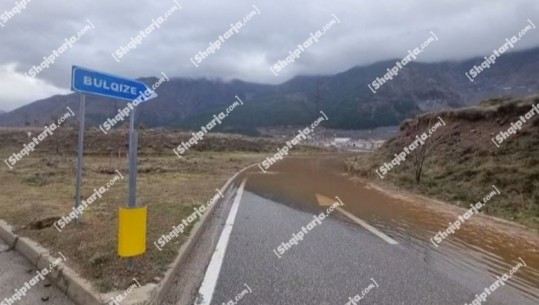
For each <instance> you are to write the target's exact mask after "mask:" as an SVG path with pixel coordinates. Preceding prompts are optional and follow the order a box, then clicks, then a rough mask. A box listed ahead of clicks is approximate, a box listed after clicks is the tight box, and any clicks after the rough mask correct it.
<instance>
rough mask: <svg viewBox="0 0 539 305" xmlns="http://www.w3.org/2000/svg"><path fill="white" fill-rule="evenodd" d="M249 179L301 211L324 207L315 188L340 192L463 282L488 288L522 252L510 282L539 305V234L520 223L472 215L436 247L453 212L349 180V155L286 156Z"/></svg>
mask: <svg viewBox="0 0 539 305" xmlns="http://www.w3.org/2000/svg"><path fill="white" fill-rule="evenodd" d="M257 170H258V169H257ZM248 178H249V181H248V187H247V189H248V190H250V191H253V192H256V193H258V194H259V195H262V196H264V197H267V198H270V199H273V200H276V201H278V202H283V203H286V204H288V205H290V206H292V207H296V208H300V209H307V210H319V209H320V207H319V206H318V203H317V200H316V195H315V194H320V195H324V196H326V197H329V198H334V197H335V196H339V198H340V199H341V200H342V201H343V202H344V203H345V209H346V210H347V211H349V212H351V213H353V214H354V215H356V216H357V217H359V218H361V219H363V220H365V221H367V222H368V223H369V224H371V225H373V226H375V227H376V228H378V229H379V230H380V231H382V232H384V233H386V234H387V235H389V236H391V237H392V238H393V239H395V240H397V241H398V242H399V244H401V245H403V246H405V247H408V248H409V249H412V250H413V251H416V252H417V253H418V255H421V256H423V259H424V261H425V262H426V263H427V264H429V265H430V266H432V267H433V268H436V269H437V270H440V271H441V272H443V273H444V274H446V275H448V276H449V277H451V278H453V279H455V280H457V281H459V282H464V283H466V282H467V281H474V282H476V283H477V282H478V281H479V282H482V283H483V284H484V287H487V286H490V285H491V284H492V283H493V282H494V281H496V279H497V277H498V276H501V275H502V274H505V273H508V272H509V271H510V270H511V269H512V268H513V267H514V266H516V265H517V264H518V263H519V262H520V258H521V259H522V260H523V261H524V262H525V263H526V267H523V268H521V269H520V270H518V271H517V272H516V273H515V275H513V277H512V278H511V279H510V280H509V281H508V282H507V285H508V286H511V287H512V288H513V289H515V290H516V292H517V293H518V294H519V295H522V296H523V297H525V298H526V299H529V300H530V301H532V302H533V303H535V304H539V246H537V245H538V244H539V242H538V241H539V236H537V235H539V234H535V233H533V232H531V233H530V232H527V233H528V234H519V232H520V231H521V230H522V229H521V228H519V227H517V226H515V228H514V230H512V229H511V230H508V229H507V225H500V223H498V222H496V221H494V220H491V219H488V218H484V217H480V216H473V217H472V218H471V219H470V220H469V221H467V222H466V223H465V224H463V225H462V226H461V228H460V229H459V230H458V231H457V232H455V234H453V235H450V236H449V237H448V238H446V239H445V240H444V241H443V242H442V243H441V244H440V245H439V247H437V248H436V247H435V246H434V245H433V244H432V243H431V241H430V239H431V238H433V237H434V235H436V234H437V233H438V232H439V231H443V230H445V229H446V228H447V227H448V226H449V223H452V222H454V221H455V220H456V217H455V215H454V214H451V213H447V212H444V211H442V210H440V211H437V209H436V208H425V207H424V206H423V205H422V204H413V203H410V202H407V201H404V200H401V199H396V198H395V197H392V196H389V195H388V194H386V193H383V192H381V191H379V190H376V189H373V188H370V187H368V186H367V185H365V184H363V183H361V182H359V181H358V180H357V179H351V176H350V175H348V174H347V173H346V172H345V168H344V163H343V157H324V156H322V157H308V158H286V159H284V160H282V161H279V162H278V163H276V164H274V165H273V166H272V167H271V168H270V169H269V172H268V173H265V174H263V173H262V172H261V171H258V172H257V171H256V170H254V171H252V172H251V173H249V174H248ZM491 191H492V189H491V188H489V187H488V186H487V187H486V188H485V193H484V194H477V197H478V201H479V200H481V199H482V198H483V197H484V196H485V195H486V194H488V193H489V192H491ZM491 200H496V198H492V199H491ZM471 203H475V202H471ZM487 204H488V202H487ZM459 214H461V213H460V212H459ZM475 218H477V219H475ZM530 236H531V239H533V240H534V241H531V240H530ZM480 292H481V291H478V293H480Z"/></svg>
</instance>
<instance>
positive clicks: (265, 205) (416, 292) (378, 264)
mask: <svg viewBox="0 0 539 305" xmlns="http://www.w3.org/2000/svg"><path fill="white" fill-rule="evenodd" d="M321 209H322V208H321ZM323 209H324V210H325V208H323ZM336 213H337V212H334V213H332V214H331V215H330V217H328V218H326V219H324V220H323V221H321V224H319V225H317V226H316V227H314V228H313V229H312V230H310V231H308V233H307V234H305V237H304V239H303V240H302V241H299V242H298V244H297V245H294V246H292V247H291V248H290V249H289V250H287V251H286V252H284V253H283V254H282V255H280V256H281V258H279V257H278V255H277V254H280V252H278V251H277V254H276V253H275V252H274V250H275V249H276V248H277V247H278V246H279V245H280V244H281V243H282V242H286V241H289V240H290V238H291V237H292V234H293V233H297V232H299V231H301V228H302V226H306V225H307V224H308V223H309V222H311V221H312V220H313V215H314V213H312V211H311V212H305V211H301V210H296V209H293V208H291V207H288V206H286V205H284V204H281V203H278V202H274V201H271V200H268V199H265V198H262V197H260V196H258V195H256V194H253V193H250V192H248V191H245V192H243V195H242V197H241V201H240V204H239V208H238V211H237V215H236V218H235V222H234V224H233V228H232V233H231V235H230V237H229V240H228V244H227V246H226V254H225V255H224V259H223V261H222V267H221V269H220V271H218V280H217V282H216V284H215V289H214V290H213V294H212V299H211V304H213V305H217V304H219V305H220V304H246V305H247V304H258V305H277V304H279V305H280V304H287V305H300V304H301V305H304V304H320V305H325V304H327V305H330V304H331V305H335V304H343V305H344V304H354V303H348V302H349V301H350V299H349V298H353V297H354V296H356V295H358V294H359V295H362V296H363V297H362V300H361V301H360V302H356V304H387V305H390V304H391V305H395V304H413V305H421V304H424V305H451V304H466V303H471V302H472V301H473V299H474V298H475V296H474V295H475V294H477V293H479V291H472V290H470V289H468V288H467V283H458V282H456V281H454V280H451V279H450V278H448V277H446V276H444V275H443V274H441V273H439V272H438V271H436V270H434V269H431V268H429V266H428V265H427V264H425V262H424V261H423V258H422V257H421V256H418V255H417V253H415V252H413V251H410V250H409V249H407V248H405V247H403V246H402V245H398V244H397V245H392V244H389V243H388V242H387V241H385V240H383V239H381V238H380V237H378V236H376V235H374V234H372V233H371V232H369V231H367V230H365V229H364V228H363V227H361V226H358V225H356V224H354V223H351V222H348V221H343V219H341V217H335V216H337V214H336ZM332 215H333V216H332ZM227 225H228V224H227ZM210 267H211V264H210ZM211 272H216V270H212V271H211ZM206 276H208V275H206ZM374 284H376V285H374ZM203 286H204V284H203ZM369 286H371V287H370V289H368V287H369ZM366 289H368V290H369V291H368V292H366V293H363V292H364V291H365V290H366ZM204 298H205V300H206V302H207V301H208V295H206V296H201V297H200V299H204ZM356 299H357V298H356ZM236 300H237V301H236ZM487 304H492V305H497V304H502V303H497V302H494V301H493V300H492V299H489V300H488V302H487Z"/></svg>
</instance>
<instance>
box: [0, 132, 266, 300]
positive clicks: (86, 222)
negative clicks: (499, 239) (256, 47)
mask: <svg viewBox="0 0 539 305" xmlns="http://www.w3.org/2000/svg"><path fill="white" fill-rule="evenodd" d="M25 133H26V132H22V131H14V130H0V155H1V156H4V158H7V156H9V155H11V154H12V153H14V152H15V151H17V150H20V148H22V145H20V143H25V142H27V139H26V135H25ZM124 136H125V134H122V133H118V134H116V135H112V136H110V135H109V136H105V135H99V133H89V135H87V142H86V143H87V145H86V151H85V154H86V156H85V171H84V175H83V196H82V199H85V198H87V197H88V196H90V195H91V194H92V192H93V189H94V188H99V187H100V186H103V185H105V184H106V183H107V182H108V181H109V180H110V179H111V178H112V177H113V176H114V175H115V173H114V171H115V170H116V169H118V170H119V171H120V172H121V173H122V174H123V175H124V179H123V180H120V181H119V182H117V183H116V184H115V185H114V186H112V187H111V188H110V189H109V190H108V191H107V192H106V193H105V195H104V196H103V198H102V199H99V200H97V201H96V202H94V203H93V204H92V205H91V206H90V208H89V209H87V210H86V211H85V212H84V214H83V217H82V219H83V220H82V224H81V225H78V226H77V225H76V224H69V225H68V226H67V227H66V228H65V229H64V231H62V232H58V231H57V230H56V229H55V228H54V227H51V226H50V225H51V223H52V222H51V221H50V220H51V219H55V218H57V217H61V216H66V215H68V214H69V212H70V211H71V208H72V207H73V204H74V193H75V168H76V154H75V152H74V150H73V149H72V142H73V141H74V139H76V137H75V135H74V132H71V131H69V130H68V131H65V132H64V134H62V133H61V132H60V133H58V134H57V133H55V135H54V137H53V138H51V139H47V140H46V141H45V142H43V143H41V144H40V145H39V147H38V150H37V151H35V152H33V153H31V154H30V156H27V157H24V158H23V159H22V160H21V161H19V162H18V163H17V164H16V165H15V167H14V169H13V170H8V168H7V166H2V167H0V181H1V184H0V185H1V189H2V192H0V211H1V214H0V218H2V219H5V220H7V221H8V222H9V223H11V224H13V225H15V227H16V228H17V233H18V234H20V235H22V236H28V237H30V238H32V239H34V240H36V241H38V242H39V243H41V244H43V245H44V246H45V247H47V248H49V249H51V250H53V251H61V252H62V253H63V254H64V255H65V256H66V257H67V258H68V261H67V264H68V265H69V266H70V267H71V268H73V269H75V270H76V271H78V272H80V273H81V274H82V275H83V276H84V277H86V278H87V279H89V280H91V281H92V282H93V283H94V284H95V286H96V287H97V288H98V289H99V290H100V291H102V292H106V291H110V290H113V289H124V288H126V287H127V286H128V284H129V283H130V279H131V278H133V277H136V278H137V279H138V280H139V281H141V282H150V281H155V280H156V277H160V276H162V275H163V273H164V271H165V270H166V269H167V266H168V264H170V263H171V262H172V260H173V258H174V257H175V255H176V254H177V250H178V248H179V247H180V245H181V244H182V243H183V242H184V240H185V239H186V236H185V235H182V236H181V237H180V238H177V239H176V240H174V241H173V242H171V243H169V244H167V246H166V247H165V248H164V249H163V251H162V252H159V251H158V250H157V249H156V248H155V247H154V246H153V245H152V243H153V241H155V240H157V239H158V238H159V236H161V234H165V233H168V232H169V231H170V230H171V229H172V226H173V225H177V224H178V223H179V222H180V221H181V219H183V218H185V217H187V216H188V215H189V214H191V213H192V211H193V207H195V206H198V205H201V204H203V203H206V202H207V200H209V199H210V198H211V197H212V196H213V195H214V194H215V193H216V191H215V189H216V188H218V187H221V186H222V185H223V184H224V182H225V181H226V180H227V179H228V177H229V176H231V175H232V174H233V173H234V172H236V171H238V170H239V169H241V168H243V167H245V166H246V165H248V164H251V163H254V162H259V161H260V160H262V159H264V158H265V157H266V155H267V153H256V152H255V151H256V150H260V151H265V150H267V149H268V148H266V147H264V145H262V144H260V143H259V142H258V141H259V140H252V141H250V140H249V139H243V138H235V137H231V138H233V140H230V138H227V137H224V138H222V139H221V140H220V142H219V143H225V144H226V143H230V142H231V141H233V142H234V143H235V145H237V147H228V146H226V145H224V144H219V145H220V146H219V147H221V149H217V150H219V152H216V151H207V152H199V151H195V150H193V151H190V152H189V153H188V154H187V157H185V158H183V159H178V158H177V157H176V155H175V154H174V153H172V151H171V149H170V150H169V149H168V146H170V147H173V146H174V145H177V143H171V142H167V140H170V139H171V138H172V137H171V136H170V134H166V133H164V132H163V133H161V134H159V133H150V132H146V134H143V135H142V136H141V140H140V145H141V149H140V150H141V151H140V154H139V175H138V198H139V201H140V203H142V204H144V205H147V206H148V236H147V240H148V250H147V252H146V253H145V254H144V255H142V256H141V257H139V258H137V260H136V264H137V265H136V268H135V270H136V271H134V272H127V271H126V263H125V261H124V260H122V259H120V258H119V257H118V256H117V250H116V244H117V221H118V216H117V215H118V212H117V209H118V207H121V206H125V205H126V204H127V191H128V190H127V168H126V164H127V160H126V158H125V149H124V148H125V145H124V144H125V141H126V140H125V138H123V137H124ZM110 137H112V140H111V138H110ZM100 139H101V140H102V141H101V142H100V141H99V140H100ZM57 140H58V143H57ZM17 143H18V144H17ZM241 143H244V144H245V146H246V147H249V150H250V151H249V152H240V151H239V150H241V145H242V144H241ZM57 144H59V145H57ZM208 145H209V144H206V147H207V146H208ZM265 145H268V147H271V146H272V144H271V143H270V144H267V143H266V144H265ZM57 146H58V149H59V152H58V153H56V149H57ZM122 149H123V150H122ZM116 150H120V154H119V155H120V156H119V157H118V153H117V152H116ZM103 152H106V153H103Z"/></svg>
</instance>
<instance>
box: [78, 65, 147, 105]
mask: <svg viewBox="0 0 539 305" xmlns="http://www.w3.org/2000/svg"><path fill="white" fill-rule="evenodd" d="M71 90H73V91H75V92H80V93H89V94H96V95H101V96H106V97H110V98H114V99H120V100H126V101H134V100H136V99H140V101H141V102H145V101H147V100H150V99H152V98H155V97H157V93H155V92H154V91H153V90H152V89H150V88H149V87H148V86H146V84H145V83H143V82H141V81H137V80H133V79H128V78H124V77H121V76H115V75H110V74H106V73H102V72H98V71H93V70H90V69H86V68H83V67H78V66H73V68H72V70H71Z"/></svg>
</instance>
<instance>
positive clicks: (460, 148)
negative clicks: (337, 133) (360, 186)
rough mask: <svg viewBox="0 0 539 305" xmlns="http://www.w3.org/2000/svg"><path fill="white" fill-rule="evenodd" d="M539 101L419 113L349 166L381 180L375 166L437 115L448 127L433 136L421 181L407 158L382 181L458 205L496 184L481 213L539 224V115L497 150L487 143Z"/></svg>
mask: <svg viewBox="0 0 539 305" xmlns="http://www.w3.org/2000/svg"><path fill="white" fill-rule="evenodd" d="M537 103H539V98H538V97H528V98H525V99H517V100H490V101H486V102H484V103H482V104H481V105H480V106H478V107H473V108H466V109H460V110H453V111H443V112H439V113H435V114H427V115H422V116H420V117H419V118H416V119H414V120H409V121H405V122H404V123H403V124H402V126H401V131H400V133H399V135H398V136H397V137H395V138H394V139H392V140H390V141H388V142H387V143H386V144H385V145H384V146H383V147H382V148H381V149H380V150H379V151H377V152H376V153H374V154H372V155H362V156H358V157H354V158H351V159H349V160H348V167H349V168H350V169H351V170H352V171H354V172H356V173H357V174H359V175H360V176H363V177H366V178H369V179H376V181H379V182H380V178H379V177H378V176H377V174H376V173H375V169H377V168H378V167H379V166H381V165H382V164H383V163H384V162H390V161H391V159H392V158H393V154H395V153H398V152H400V151H402V150H403V148H404V147H405V146H408V145H409V144H410V143H411V142H412V141H413V140H412V139H413V138H414V137H415V135H416V134H418V133H421V132H422V131H424V130H426V129H427V127H428V126H427V122H428V118H429V117H436V116H441V117H442V118H443V119H444V121H445V122H446V123H447V126H445V127H443V128H441V129H439V130H438V131H436V133H435V135H434V136H433V137H432V138H431V139H432V140H434V142H437V143H438V144H437V145H435V146H433V150H432V153H431V154H430V155H429V157H428V159H427V160H426V163H425V167H424V171H423V176H422V181H421V183H420V184H419V185H417V184H416V183H415V179H414V173H413V161H412V160H411V158H409V159H407V160H406V161H405V162H404V163H402V164H401V165H400V166H398V167H396V168H394V169H393V170H391V171H390V172H389V173H388V174H387V176H386V177H385V179H384V181H385V182H389V183H390V184H393V185H395V186H397V187H400V188H404V189H407V190H411V191H413V192H417V193H422V194H425V195H428V196H431V197H435V198H437V199H441V200H445V201H448V202H450V203H453V204H456V205H459V206H462V207H468V206H469V204H471V203H475V202H477V201H479V200H481V199H482V198H483V197H484V195H485V194H486V193H488V192H490V190H491V185H493V184H494V185H496V187H498V188H499V189H500V191H501V195H500V196H497V197H496V199H495V200H492V201H490V202H489V203H488V204H487V206H486V208H484V210H483V211H484V212H486V213H487V214H490V215H494V216H497V217H501V218H505V219H508V220H512V221H516V222H518V223H521V224H524V225H527V226H529V227H534V228H539V188H538V187H539V115H536V116H535V117H534V118H533V119H532V121H530V122H527V123H526V124H525V125H524V127H523V129H522V130H521V131H520V132H518V133H517V134H516V135H513V136H511V137H510V138H509V139H508V140H506V141H505V142H504V143H502V144H501V147H500V148H497V147H496V146H495V145H494V144H493V143H492V142H491V138H492V137H495V136H496V135H497V134H498V133H499V132H500V131H502V130H504V131H506V130H507V128H509V127H510V123H511V122H515V121H516V120H517V119H518V117H519V116H520V115H523V114H524V113H526V112H527V111H529V110H530V109H531V105H532V104H537ZM418 122H419V123H418ZM417 124H419V125H417ZM418 126H419V127H418ZM419 130H421V132H418V131H419ZM431 139H429V141H430V140H431ZM426 145H427V144H426Z"/></svg>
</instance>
